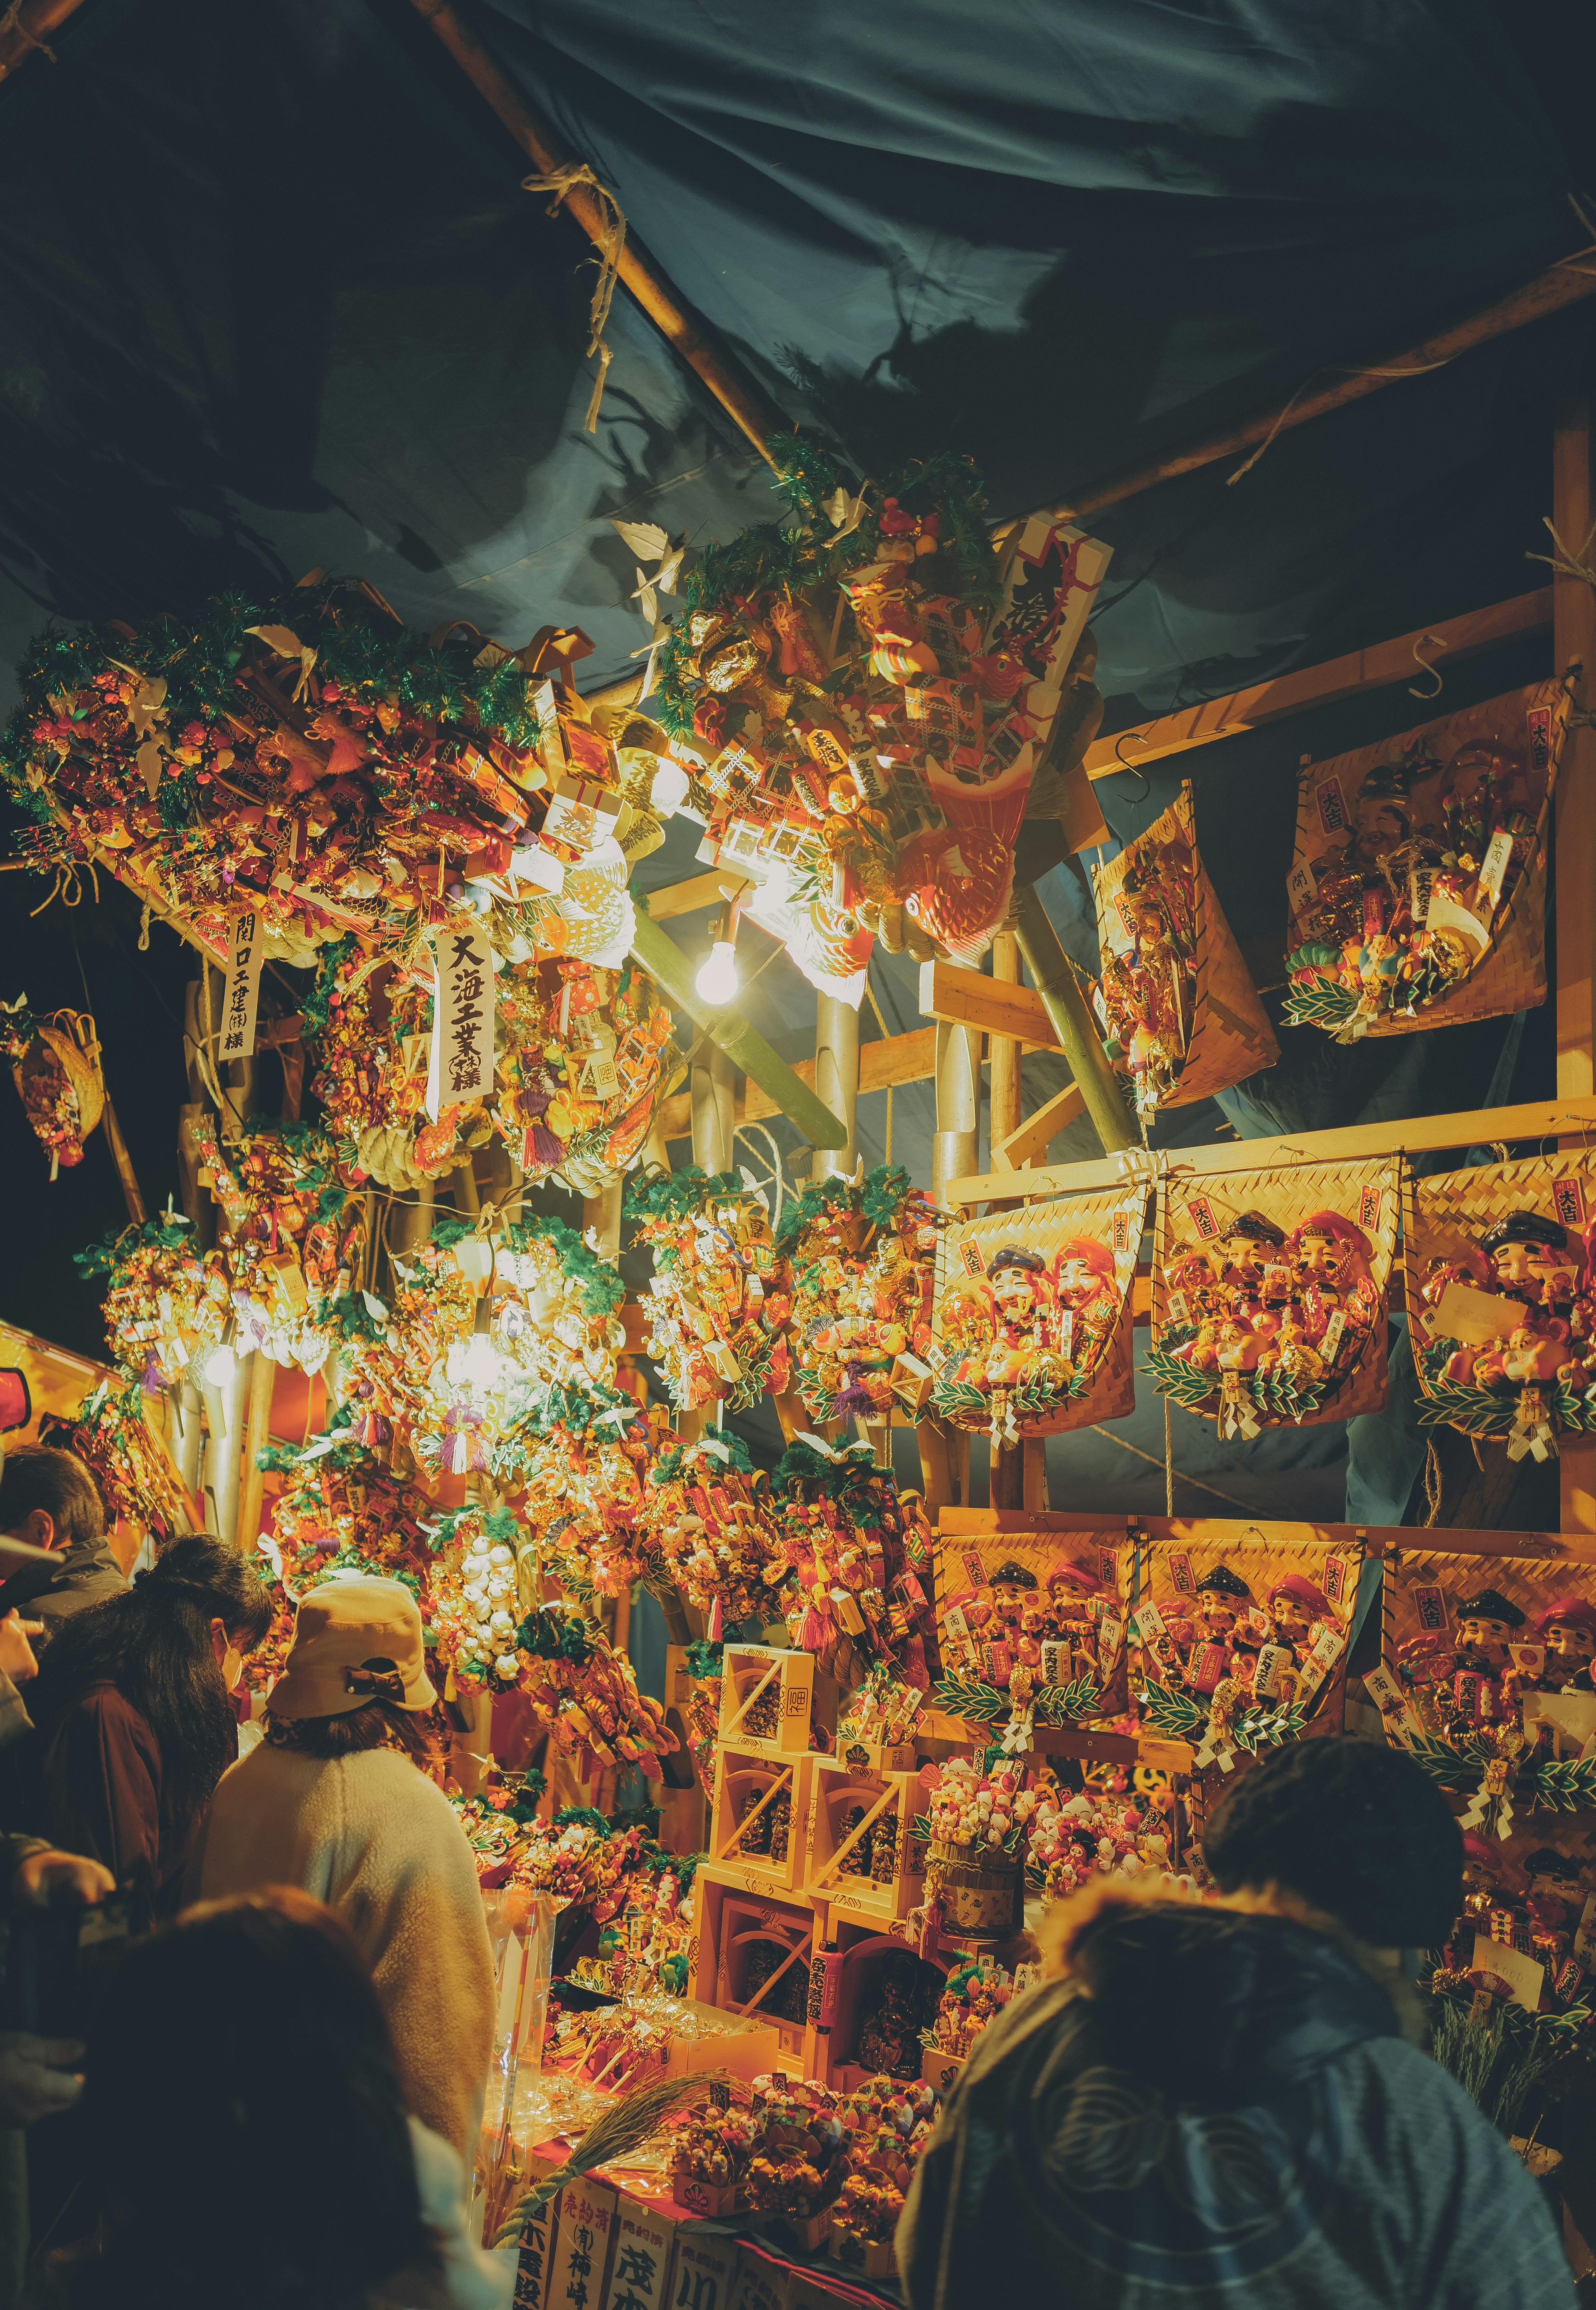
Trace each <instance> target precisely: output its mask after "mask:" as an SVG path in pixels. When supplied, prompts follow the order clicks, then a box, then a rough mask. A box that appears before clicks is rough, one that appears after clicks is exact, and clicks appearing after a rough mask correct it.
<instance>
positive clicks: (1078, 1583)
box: [931, 1524, 1130, 1745]
mask: <svg viewBox="0 0 1596 2310" xmlns="http://www.w3.org/2000/svg"><path fill="white" fill-rule="evenodd" d="M1129 1557H1130V1550H1129V1549H1128V1548H1127V1546H1126V1544H1125V1531H1124V1526H1123V1524H1121V1525H1120V1526H1119V1527H1118V1528H1117V1529H1105V1530H1104V1531H1102V1532H1071V1533H1057V1532H1047V1533H1028V1532H1024V1531H1020V1532H1002V1533H979V1534H969V1535H964V1534H960V1535H958V1536H955V1537H950V1538H948V1539H943V1540H940V1541H939V1542H938V1546H937V1553H936V1561H935V1578H936V1629H937V1647H938V1652H939V1655H940V1658H941V1664H942V1674H941V1680H940V1681H939V1682H938V1683H936V1684H935V1685H933V1686H932V1690H931V1703H932V1707H933V1708H939V1709H941V1710H942V1711H943V1712H944V1713H945V1714H946V1715H951V1716H961V1717H963V1718H964V1719H965V1720H966V1722H967V1723H968V1724H989V1725H993V1726H996V1725H999V1724H1002V1723H1003V1722H1004V1721H1005V1720H1008V1721H1009V1722H1010V1723H1011V1724H1013V1723H1015V1722H1019V1721H1023V1720H1027V1718H1028V1720H1029V1722H1031V1723H1035V1724H1052V1725H1064V1724H1080V1723H1082V1722H1085V1721H1087V1720H1089V1719H1091V1718H1094V1717H1100V1716H1115V1715H1119V1714H1120V1713H1121V1712H1122V1711H1123V1709H1124V1708H1125V1707H1126V1706H1128V1705H1129V1699H1130V1688H1129V1684H1128V1681H1127V1678H1126V1670H1125V1620H1124V1607H1123V1603H1122V1602H1121V1598H1122V1595H1123V1591H1124V1586H1125V1575H1126V1571H1127V1569H1128V1563H1129ZM1016 1745H1022V1744H1019V1743H1017V1744H1016Z"/></svg>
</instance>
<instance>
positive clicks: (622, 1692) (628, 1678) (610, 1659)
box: [516, 1603, 678, 1781]
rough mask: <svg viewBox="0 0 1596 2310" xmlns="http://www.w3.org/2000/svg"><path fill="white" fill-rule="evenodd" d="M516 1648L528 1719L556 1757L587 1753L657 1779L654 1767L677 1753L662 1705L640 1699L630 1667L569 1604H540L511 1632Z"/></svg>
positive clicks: (660, 1772)
mask: <svg viewBox="0 0 1596 2310" xmlns="http://www.w3.org/2000/svg"><path fill="white" fill-rule="evenodd" d="M516 1650H517V1651H518V1653H519V1654H520V1658H521V1668H522V1689H523V1690H524V1691H525V1693H526V1695H527V1698H528V1699H529V1700H530V1702H531V1704H532V1712H533V1716H534V1717H535V1718H536V1720H537V1722H538V1723H539V1724H542V1725H544V1726H546V1727H547V1729H548V1732H549V1734H550V1737H551V1740H552V1741H553V1743H554V1745H555V1747H556V1748H557V1749H558V1750H559V1751H560V1753H561V1754H562V1755H564V1756H567V1757H579V1756H580V1755H581V1754H582V1752H583V1751H584V1750H586V1751H588V1752H590V1753H591V1754H592V1755H593V1756H594V1757H595V1758H597V1759H599V1761H600V1762H601V1763H602V1764H606V1765H620V1764H628V1765H638V1766H640V1767H642V1770H643V1773H644V1775H645V1776H646V1778H647V1779H649V1780H651V1781H657V1780H660V1779H661V1778H663V1776H664V1767H663V1766H662V1764H661V1762H660V1759H661V1758H662V1757H668V1756H670V1755H672V1753H673V1751H674V1750H675V1749H676V1747H677V1745H678V1743H677V1740H676V1735H675V1734H674V1733H672V1731H671V1729H670V1727H669V1726H668V1725H667V1724H666V1723H665V1712H664V1705H663V1704H662V1703H661V1702H659V1701H657V1700H655V1699H653V1698H650V1696H649V1695H648V1694H647V1693H643V1692H639V1691H638V1680H637V1678H636V1676H635V1675H634V1673H633V1672H632V1664H631V1663H630V1661H629V1660H628V1659H627V1657H626V1655H625V1654H623V1653H618V1652H616V1650H615V1649H614V1647H613V1646H612V1644H611V1643H610V1640H609V1638H608V1637H606V1636H605V1635H604V1634H603V1631H602V1630H601V1629H599V1628H595V1627H594V1625H593V1623H592V1622H591V1621H588V1620H585V1619H584V1618H583V1616H582V1614H581V1613H580V1612H579V1611H576V1610H575V1609H574V1608H573V1607H571V1606H569V1605H568V1604H563V1603H550V1604H543V1605H540V1606H538V1607H536V1608H534V1610H533V1611H530V1612H529V1613H528V1614H527V1615H526V1618H525V1620H523V1621H522V1623H521V1625H520V1627H519V1628H517V1629H516Z"/></svg>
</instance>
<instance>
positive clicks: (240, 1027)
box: [221, 907, 265, 1059]
mask: <svg viewBox="0 0 1596 2310" xmlns="http://www.w3.org/2000/svg"><path fill="white" fill-rule="evenodd" d="M263 960H265V930H264V927H263V925H262V923H261V918H260V916H258V915H257V914H256V912H255V910H254V908H253V907H251V909H250V910H249V912H248V913H247V914H245V915H239V916H235V918H234V921H233V935H232V943H231V945H230V948H229V951H228V958H227V1003H226V1006H225V1008H224V1010H223V1012H222V1019H221V1055H222V1057H223V1058H224V1059H247V1058H248V1057H250V1056H251V1055H252V1054H253V1052H254V1050H255V1014H256V1009H257V1008H258V1007H259V1003H260V967H261V964H262V962H263Z"/></svg>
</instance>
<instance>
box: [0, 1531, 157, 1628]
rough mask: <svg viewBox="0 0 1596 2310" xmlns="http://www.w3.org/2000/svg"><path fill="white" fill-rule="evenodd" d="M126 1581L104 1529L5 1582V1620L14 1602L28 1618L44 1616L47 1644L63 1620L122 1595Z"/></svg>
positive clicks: (0, 1610)
mask: <svg viewBox="0 0 1596 2310" xmlns="http://www.w3.org/2000/svg"><path fill="white" fill-rule="evenodd" d="M126 1586H127V1579H126V1574H125V1573H124V1572H123V1570H122V1568H121V1566H120V1565H119V1564H118V1563H117V1559H116V1558H115V1556H114V1555H113V1554H112V1553H111V1543H110V1541H109V1540H108V1538H107V1537H106V1536H105V1534H104V1533H101V1534H100V1538H99V1539H98V1540H80V1541H74V1542H73V1545H72V1546H71V1547H70V1548H64V1549H63V1550H61V1551H60V1553H59V1554H58V1555H56V1556H52V1557H51V1559H50V1560H49V1562H48V1564H25V1565H24V1566H23V1567H22V1570H21V1571H20V1572H13V1574H12V1576H11V1577H10V1579H9V1580H7V1581H4V1583H0V1620H4V1617H5V1615H6V1613H7V1612H9V1611H12V1610H13V1607H14V1608H15V1610H16V1611H20V1612H21V1613H22V1618H23V1619H24V1620H42V1621H43V1622H44V1627H45V1633H44V1636H43V1637H41V1639H40V1642H41V1643H43V1644H48V1642H49V1640H50V1638H51V1637H52V1636H54V1634H55V1632H56V1629H57V1628H59V1627H60V1625H61V1623H62V1621H63V1620H67V1619H69V1618H70V1617H71V1615H72V1614H73V1613H74V1612H82V1611H87V1610H88V1608H89V1606H90V1605H91V1604H103V1603H104V1602H105V1601H106V1598H107V1597H108V1596H120V1595H121V1594H122V1593H123V1591H124V1590H125V1589H126Z"/></svg>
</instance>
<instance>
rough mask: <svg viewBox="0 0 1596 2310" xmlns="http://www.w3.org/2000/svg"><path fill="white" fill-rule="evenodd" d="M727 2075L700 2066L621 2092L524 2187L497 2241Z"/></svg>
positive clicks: (513, 2241) (515, 2236) (507, 2239)
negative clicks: (692, 2072)
mask: <svg viewBox="0 0 1596 2310" xmlns="http://www.w3.org/2000/svg"><path fill="white" fill-rule="evenodd" d="M731 2082H732V2080H731V2075H730V2073H729V2071H725V2070H700V2071H698V2074H697V2075H696V2076H694V2077H690V2078H661V2079H659V2080H656V2082H655V2084H653V2085H650V2086H638V2089H636V2091H635V2092H633V2093H629V2094H626V2095H623V2096H622V2097H621V2099H620V2100H619V2101H618V2102H617V2103H616V2104H615V2105H614V2106H613V2108H612V2109H607V2110H606V2111H605V2112H604V2114H603V2116H602V2117H600V2118H595V2119H594V2123H592V2124H591V2125H590V2126H589V2127H588V2129H587V2131H586V2132H585V2134H584V2135H583V2136H582V2139H581V2140H580V2141H578V2142H577V2146H576V2148H575V2149H573V2150H572V2151H571V2154H570V2156H569V2157H568V2158H567V2159H566V2161H565V2164H564V2165H563V2166H558V2167H555V2169H554V2171H553V2173H552V2174H546V2175H544V2176H543V2179H542V2181H541V2182H539V2183H537V2184H534V2185H533V2188H532V2189H530V2190H528V2192H527V2193H526V2194H525V2197H524V2198H523V2199H522V2200H521V2201H520V2203H519V2204H518V2205H517V2206H516V2210H515V2211H514V2213H512V2214H511V2216H510V2218H509V2219H508V2221H507V2222H506V2223H505V2224H504V2226H503V2228H501V2229H499V2231H497V2232H496V2233H495V2236H494V2238H493V2243H494V2245H518V2244H519V2242H520V2237H521V2233H522V2230H523V2229H524V2228H525V2226H526V2224H527V2223H528V2222H529V2221H530V2220H531V2219H532V2217H533V2215H534V2214H535V2213H536V2212H537V2211H538V2210H539V2209H540V2207H542V2206H546V2205H547V2204H548V2202H549V2201H550V2199H551V2198H552V2197H554V2196H556V2195H557V2194H558V2193H559V2191H561V2190H563V2189H564V2187H565V2185H566V2184H567V2183H568V2182H575V2181H576V2180H577V2179H578V2178H579V2176H580V2175H584V2174H589V2173H591V2172H592V2171H593V2169H594V2167H595V2166H608V2165H610V2164H612V2162H613V2161H614V2159H616V2158H625V2157H626V2156H628V2155H629V2153H630V2152H631V2151H632V2150H634V2149H638V2148H639V2147H640V2145H641V2144H642V2143H643V2142H645V2141H647V2140H648V2138H649V2136H650V2134H653V2133H657V2132H658V2131H659V2129H660V2127H661V2126H662V2125H663V2124H664V2122H665V2120H666V2118H667V2117H669V2116H670V2115H671V2113H672V2110H677V2109H683V2108H685V2107H686V2106H687V2104H688V2103H689V2102H692V2101H698V2100H700V2099H702V2098H704V2097H707V2095H708V2094H709V2093H710V2091H711V2090H712V2089H713V2088H715V2087H716V2086H729V2085H730V2084H731Z"/></svg>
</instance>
